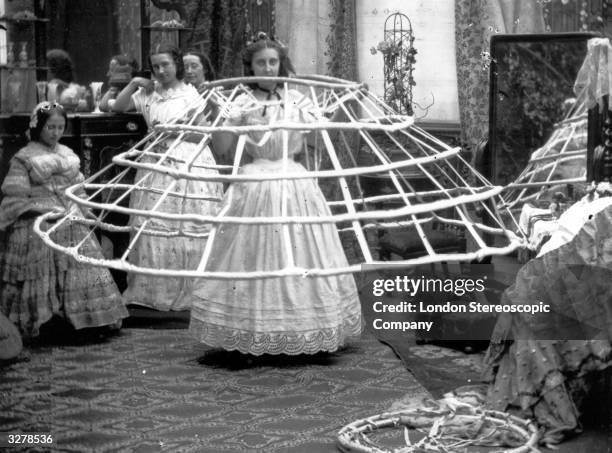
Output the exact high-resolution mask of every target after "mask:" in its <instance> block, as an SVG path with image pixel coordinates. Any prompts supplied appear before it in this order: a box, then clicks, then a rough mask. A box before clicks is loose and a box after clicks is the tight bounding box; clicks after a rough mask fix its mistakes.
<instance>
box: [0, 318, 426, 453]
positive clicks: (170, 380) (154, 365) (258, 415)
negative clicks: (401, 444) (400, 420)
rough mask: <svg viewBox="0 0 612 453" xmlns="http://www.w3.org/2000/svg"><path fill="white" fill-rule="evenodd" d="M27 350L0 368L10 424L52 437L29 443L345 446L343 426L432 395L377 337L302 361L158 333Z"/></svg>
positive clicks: (271, 450) (1, 414)
mask: <svg viewBox="0 0 612 453" xmlns="http://www.w3.org/2000/svg"><path fill="white" fill-rule="evenodd" d="M27 354H28V357H26V358H25V359H22V360H20V361H18V362H15V363H13V364H10V365H6V366H4V367H3V368H0V431H4V432H16V431H21V432H39V433H51V434H53V436H54V443H53V445H52V447H51V448H40V449H35V448H32V447H29V448H26V449H23V450H21V451H61V452H82V453H85V452H107V451H109V452H110V451H113V452H114V451H118V452H143V453H144V452H147V453H149V452H161V451H163V452H211V453H217V452H218V453H222V452H241V451H248V452H266V453H276V452H284V451H287V452H289V451H291V452H308V453H319V452H321V453H323V452H335V451H337V450H336V447H335V436H336V433H337V431H338V430H339V429H340V428H341V427H342V426H344V425H346V424H347V423H350V422H352V421H354V420H356V419H359V418H363V417H367V416H371V415H374V414H378V413H380V412H384V411H386V410H388V409H389V408H390V407H391V406H392V404H393V403H394V402H395V401H397V400H399V399H412V398H414V399H419V398H422V397H424V396H427V395H428V393H427V391H426V390H425V389H424V388H423V387H422V386H421V385H420V384H419V383H418V382H417V381H416V380H415V379H414V377H413V376H412V375H411V374H410V373H409V372H408V371H407V370H406V368H405V366H404V364H403V363H402V362H401V361H400V360H399V359H398V358H397V356H396V355H395V354H394V353H393V351H392V350H391V349H390V348H389V347H387V346H386V345H384V344H382V343H380V342H378V341H377V340H376V339H374V338H373V337H372V336H370V335H368V334H364V336H363V337H362V339H361V340H359V341H357V342H355V343H353V344H351V345H349V346H348V347H347V348H345V349H344V350H342V351H340V352H337V353H333V354H317V355H314V356H310V357H294V358H279V357H262V358H252V359H247V358H245V357H244V356H242V355H240V354H234V353H229V352H225V351H220V350H210V349H208V348H207V347H206V346H203V345H201V344H199V343H197V342H195V341H194V340H193V339H192V338H191V337H189V336H188V334H187V331H186V330H151V329H123V330H122V331H121V333H120V334H118V335H117V336H114V337H109V338H107V339H106V340H104V341H103V342H101V343H89V344H80V345H64V346H53V347H51V346H43V347H38V348H34V349H31V350H28V351H27ZM15 451H19V450H15Z"/></svg>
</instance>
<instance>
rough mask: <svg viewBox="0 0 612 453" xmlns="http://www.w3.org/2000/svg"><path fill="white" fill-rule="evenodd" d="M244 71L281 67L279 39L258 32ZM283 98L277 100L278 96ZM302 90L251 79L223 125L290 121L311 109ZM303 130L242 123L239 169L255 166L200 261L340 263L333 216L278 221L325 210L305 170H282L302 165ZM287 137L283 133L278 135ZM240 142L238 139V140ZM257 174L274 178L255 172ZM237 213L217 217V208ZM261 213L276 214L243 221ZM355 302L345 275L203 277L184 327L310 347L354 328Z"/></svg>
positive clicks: (208, 337)
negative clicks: (249, 128)
mask: <svg viewBox="0 0 612 453" xmlns="http://www.w3.org/2000/svg"><path fill="white" fill-rule="evenodd" d="M243 63H244V65H245V73H246V74H247V75H252V76H256V77H278V76H284V77H286V76H288V74H289V72H290V71H292V67H291V62H290V60H289V58H288V56H287V51H286V48H284V47H283V46H282V45H280V44H279V43H278V42H277V41H275V40H272V39H270V38H268V37H267V36H266V35H264V34H260V35H259V37H258V39H257V40H256V41H254V42H253V43H251V44H250V45H249V46H248V47H247V48H246V51H245V55H244V58H243ZM282 100H284V101H282ZM312 110H313V109H312V105H311V104H310V101H308V99H307V98H306V97H304V95H302V94H301V93H300V92H298V91H296V90H290V89H288V88H287V86H286V84H285V86H283V85H282V84H277V83H276V82H275V81H265V82H262V81H260V82H257V83H256V84H254V85H252V86H251V91H250V92H249V93H247V94H242V95H240V96H238V97H237V98H236V99H235V100H234V101H233V102H232V105H231V108H230V109H229V112H228V113H227V114H226V120H225V123H224V125H225V126H236V127H238V126H244V125H267V124H269V123H270V122H273V121H275V120H276V119H278V118H279V116H280V115H284V116H283V118H285V119H288V120H289V121H293V122H304V123H307V122H312V121H315V120H316V119H317V118H316V116H315V115H314V114H313V113H312ZM303 134H304V132H302V131H296V130H288V131H283V130H275V131H268V132H249V133H248V134H247V135H246V136H244V135H243V136H242V137H244V138H243V139H245V140H246V146H245V148H244V149H245V150H246V152H247V153H248V154H249V155H250V157H252V159H253V161H252V162H251V163H249V164H246V165H244V166H243V167H242V168H241V169H240V174H242V175H254V180H253V181H249V182H234V183H233V184H232V185H230V187H229V189H228V191H227V192H226V195H225V197H224V200H223V202H222V206H221V214H220V215H219V217H218V219H219V220H220V222H221V224H220V225H218V227H217V229H216V231H213V233H211V237H212V238H214V239H212V240H210V243H209V245H208V247H207V250H206V251H205V257H207V258H208V259H207V260H206V264H205V269H204V270H205V271H207V272H213V273H214V272H220V273H227V272H229V273H254V274H257V273H258V272H262V271H263V272H264V273H266V272H272V271H276V270H280V273H281V274H282V272H283V269H288V268H292V267H299V268H304V269H315V268H319V269H327V268H334V267H343V266H347V260H346V257H345V254H344V251H343V249H342V245H341V243H340V239H339V235H338V231H337V229H336V227H335V225H334V224H332V223H301V224H297V223H293V224H289V223H286V222H285V223H283V220H284V218H285V217H287V216H288V217H291V216H300V217H302V216H308V217H313V218H316V217H322V216H330V215H331V214H330V211H329V208H328V206H327V203H326V201H325V198H324V196H323V194H322V193H321V190H320V188H319V186H318V185H317V182H316V181H315V179H313V178H299V179H283V176H282V175H283V174H288V173H291V174H295V173H300V172H306V171H307V170H306V169H305V168H304V167H303V166H302V165H301V164H299V163H297V162H295V161H294V156H295V155H296V154H297V153H299V152H300V150H301V145H302V143H303ZM284 136H285V137H286V138H285V139H284V138H283V137H284ZM214 139H215V140H214V142H215V145H216V147H217V148H218V149H217V151H222V150H226V149H228V148H229V149H233V147H234V143H235V140H232V138H231V136H229V135H228V134H223V135H221V133H219V135H217V136H216V137H214ZM239 148H240V146H239V147H238V149H239ZM255 175H266V176H273V175H279V176H278V178H275V179H271V178H270V179H268V178H263V180H257V177H256V176H255ZM224 216H226V217H232V218H237V217H239V218H244V220H245V222H244V223H223V218H224ZM261 217H265V218H267V219H270V218H272V219H279V222H278V223H260V224H257V223H249V220H253V219H255V222H256V221H257V218H261ZM361 327H362V322H361V307H360V303H359V297H358V293H357V287H356V285H355V281H354V278H353V276H352V275H350V274H343V275H332V276H311V277H303V276H291V275H282V276H272V277H270V276H269V275H268V276H266V277H264V278H247V279H244V278H242V279H241V278H237V279H235V280H232V279H214V277H213V279H210V280H209V279H207V280H201V284H198V285H196V286H195V288H194V293H193V308H192V312H191V325H190V330H191V332H192V333H193V334H194V335H195V337H196V338H197V339H199V340H200V341H202V342H203V343H206V344H208V345H211V346H216V347H221V348H223V349H226V350H236V351H239V352H241V353H245V354H253V355H261V354H288V355H297V354H313V353H316V352H319V351H335V350H337V349H338V348H340V347H341V346H342V345H343V344H344V343H345V342H346V340H347V339H348V338H350V337H355V336H358V335H359V334H360V332H361Z"/></svg>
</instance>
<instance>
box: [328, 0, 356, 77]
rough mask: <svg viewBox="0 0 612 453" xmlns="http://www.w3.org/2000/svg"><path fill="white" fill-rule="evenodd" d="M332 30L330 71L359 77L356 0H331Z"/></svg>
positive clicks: (335, 75)
mask: <svg viewBox="0 0 612 453" xmlns="http://www.w3.org/2000/svg"><path fill="white" fill-rule="evenodd" d="M330 7H331V11H330V18H331V24H330V31H329V35H328V37H327V44H328V50H327V55H328V57H329V62H328V65H327V66H328V73H329V75H331V76H334V77H340V78H342V79H347V80H355V79H356V78H357V38H356V36H355V33H356V26H355V23H356V20H355V0H330Z"/></svg>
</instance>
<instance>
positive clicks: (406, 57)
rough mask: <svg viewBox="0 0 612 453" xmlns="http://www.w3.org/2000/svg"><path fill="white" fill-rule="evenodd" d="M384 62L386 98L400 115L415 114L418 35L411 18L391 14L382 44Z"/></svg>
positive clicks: (386, 21) (386, 22)
mask: <svg viewBox="0 0 612 453" xmlns="http://www.w3.org/2000/svg"><path fill="white" fill-rule="evenodd" d="M377 50H379V51H380V52H381V53H382V54H383V61H384V69H383V70H384V98H385V102H386V103H387V105H389V106H390V107H391V108H392V109H394V110H395V111H396V112H398V113H400V114H403V115H413V114H414V109H413V105H412V87H414V86H415V85H416V82H415V81H414V77H413V70H414V64H415V63H416V58H415V55H416V53H417V50H416V49H415V48H414V33H413V30H412V24H411V22H410V19H408V16H406V15H405V14H402V13H394V14H391V15H390V16H389V17H387V19H386V20H385V29H384V40H383V41H382V42H380V43H379V44H378V49H377Z"/></svg>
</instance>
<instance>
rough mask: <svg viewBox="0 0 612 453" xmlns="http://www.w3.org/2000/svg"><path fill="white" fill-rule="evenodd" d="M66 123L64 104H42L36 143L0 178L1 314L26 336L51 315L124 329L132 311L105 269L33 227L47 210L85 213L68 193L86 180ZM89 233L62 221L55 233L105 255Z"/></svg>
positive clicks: (34, 126)
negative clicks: (66, 140)
mask: <svg viewBox="0 0 612 453" xmlns="http://www.w3.org/2000/svg"><path fill="white" fill-rule="evenodd" d="M65 127H66V113H65V111H64V109H63V108H62V106H61V105H59V104H55V103H53V104H51V103H49V102H43V103H41V104H39V105H37V106H36V108H35V109H34V112H33V113H32V116H31V118H30V137H31V141H30V143H28V145H27V146H25V147H24V148H22V149H21V150H19V151H18V152H17V154H16V155H15V156H14V157H13V158H12V159H11V163H10V168H9V171H8V174H7V176H6V178H5V180H4V182H3V184H2V195H3V196H4V198H3V199H2V203H0V232H3V234H4V238H3V239H4V240H2V241H1V242H0V312H1V313H3V314H4V315H5V316H6V317H7V318H8V319H9V320H10V321H11V322H13V323H14V324H16V325H17V327H18V328H19V330H20V331H21V333H22V334H23V335H24V336H25V337H36V336H38V335H39V332H40V328H41V326H42V325H43V324H45V323H47V322H48V321H50V320H51V318H52V317H53V316H59V317H60V318H64V319H65V320H67V321H68V322H69V323H70V324H72V326H73V327H74V328H75V329H84V328H88V327H101V326H110V327H112V328H118V327H119V326H120V325H121V320H122V319H123V318H125V317H127V316H128V312H127V309H126V308H125V306H124V304H123V300H122V298H121V294H120V293H119V290H118V289H117V287H116V286H115V282H114V281H113V278H112V277H111V275H110V272H109V271H108V270H107V269H104V268H99V267H94V266H91V265H87V264H83V263H80V262H77V261H76V260H74V259H72V258H71V257H69V256H67V255H65V254H62V253H59V252H56V251H54V250H53V249H51V248H49V247H47V245H45V243H44V242H43V241H42V239H41V238H40V237H39V236H38V235H36V234H35V233H34V231H33V225H34V220H35V218H36V217H37V216H38V215H40V214H42V213H46V212H50V211H55V210H58V211H62V210H70V211H71V212H72V213H73V214H74V215H76V216H82V215H83V214H82V213H81V212H80V210H79V209H78V208H77V207H76V205H75V204H74V203H73V202H72V201H71V200H70V199H69V198H68V197H67V196H66V195H65V190H66V188H68V187H70V186H72V185H74V184H78V183H80V182H81V181H83V175H82V174H81V172H80V171H79V168H80V162H79V158H78V157H77V156H76V154H74V152H73V151H72V150H71V149H70V148H68V147H66V146H64V145H62V144H60V143H58V141H59V139H60V137H61V136H62V134H63V133H64V130H65ZM43 229H44V230H46V229H47V228H45V227H44V226H43ZM88 233H89V232H88V230H87V229H86V228H85V227H82V226H79V225H75V226H68V227H67V226H64V227H60V228H58V229H57V230H56V231H55V232H54V233H52V236H53V238H54V241H55V242H56V243H61V244H66V245H76V244H78V243H80V242H81V241H83V240H84V244H83V245H82V247H83V249H84V250H86V251H87V254H88V255H90V256H96V255H99V258H102V254H101V252H100V246H99V244H98V243H97V241H96V240H95V238H94V237H91V236H90V235H89V234H88Z"/></svg>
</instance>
